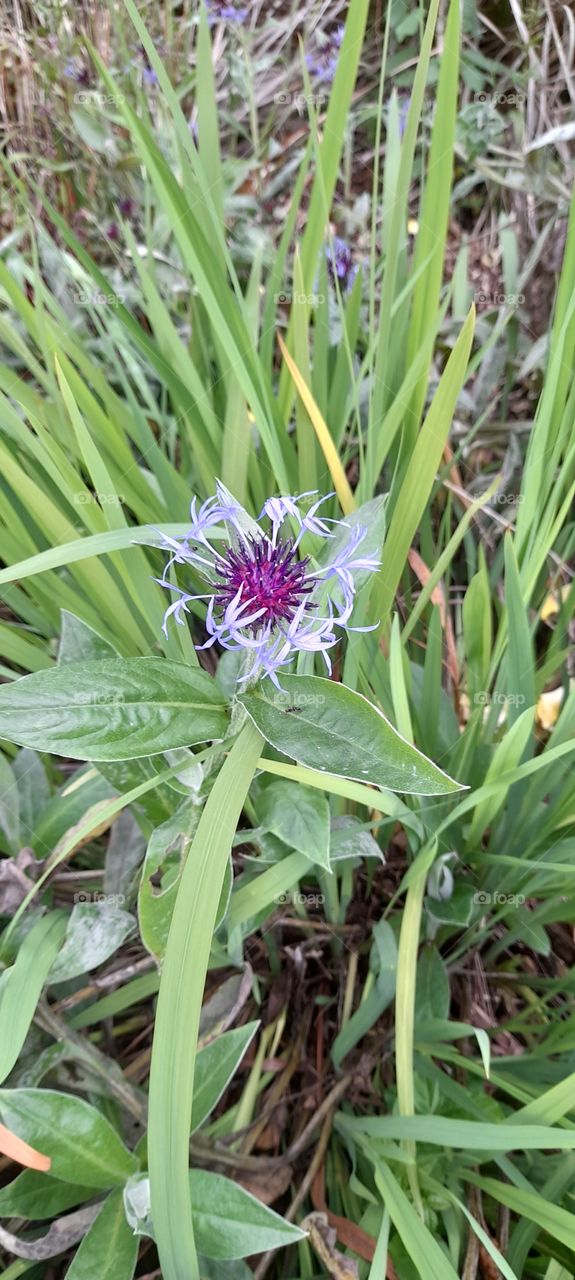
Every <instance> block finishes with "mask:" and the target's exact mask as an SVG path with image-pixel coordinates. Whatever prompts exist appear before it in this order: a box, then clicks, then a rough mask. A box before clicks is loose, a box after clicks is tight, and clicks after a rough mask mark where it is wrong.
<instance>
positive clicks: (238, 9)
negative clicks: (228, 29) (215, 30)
mask: <svg viewBox="0 0 575 1280" xmlns="http://www.w3.org/2000/svg"><path fill="white" fill-rule="evenodd" d="M207 10H208V21H209V23H210V26H213V25H214V23H216V22H245V20H246V18H247V16H248V14H249V8H248V6H247V5H242V4H238V3H237V0H232V3H230V2H229V0H207Z"/></svg>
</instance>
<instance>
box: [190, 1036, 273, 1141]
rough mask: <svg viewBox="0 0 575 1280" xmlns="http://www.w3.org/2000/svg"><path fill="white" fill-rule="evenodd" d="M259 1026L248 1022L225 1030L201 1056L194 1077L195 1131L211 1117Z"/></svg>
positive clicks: (193, 1109) (202, 1050)
mask: <svg viewBox="0 0 575 1280" xmlns="http://www.w3.org/2000/svg"><path fill="white" fill-rule="evenodd" d="M259 1025H260V1024H259V1022H247V1023H246V1025H245V1026H244V1027H235V1028H234V1030H233V1031H225V1032H224V1034H223V1035H220V1036H218V1037H217V1039H216V1040H212V1041H211V1043H210V1044H207V1045H206V1047H205V1049H201V1050H200V1052H199V1053H198V1056H197V1058H196V1070H195V1075H194V1101H193V1103H192V1132H193V1131H194V1130H195V1129H198V1128H199V1127H200V1125H201V1124H203V1122H204V1120H205V1119H206V1116H209V1114H210V1111H213V1109H214V1107H215V1105H216V1103H217V1102H218V1101H219V1099H220V1098H221V1095H222V1093H223V1092H224V1089H225V1087H226V1085H227V1084H228V1081H229V1080H231V1078H232V1076H233V1074H234V1072H235V1071H236V1070H237V1068H238V1066H239V1064H240V1062H241V1060H242V1058H243V1056H244V1054H245V1052H246V1050H247V1048H248V1045H249V1044H250V1043H251V1041H252V1040H253V1037H254V1035H255V1033H256V1031H257V1029H258V1027H259Z"/></svg>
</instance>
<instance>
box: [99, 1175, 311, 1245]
mask: <svg viewBox="0 0 575 1280" xmlns="http://www.w3.org/2000/svg"><path fill="white" fill-rule="evenodd" d="M188 1177H189V1188H190V1193H191V1198H192V1205H193V1217H194V1233H195V1237H196V1241H197V1245H198V1250H199V1252H200V1253H202V1254H204V1256H205V1257H206V1258H220V1259H232V1258H248V1257H249V1256H250V1255H251V1254H252V1253H265V1252H266V1251H267V1250H268V1249H280V1248H282V1247H285V1245H288V1244H296V1243H297V1241H298V1240H303V1239H304V1238H305V1232H303V1231H300V1229H299V1227H295V1226H294V1225H293V1224H292V1223H291V1222H286V1221H285V1219H284V1218H280V1216H279V1214H278V1213H274V1211H273V1209H268V1208H267V1206H266V1205H264V1204H262V1202H261V1200H256V1198H255V1196H252V1195H250V1193H249V1191H244V1188H243V1187H241V1186H240V1185H239V1184H238V1183H237V1182H232V1181H231V1180H230V1179H229V1178H224V1177H222V1175H221V1174H219V1173H209V1172H208V1171H207V1169H190V1171H189V1175H188ZM124 1203H125V1206H126V1217H127V1219H128V1222H129V1223H130V1226H131V1227H132V1229H133V1230H134V1231H135V1232H136V1233H137V1234H138V1235H150V1236H153V1237H154V1238H155V1235H156V1231H155V1228H154V1224H153V1222H152V1219H151V1216H150V1189H149V1180H148V1179H147V1178H146V1177H145V1176H144V1175H141V1176H140V1177H136V1178H132V1179H131V1180H130V1182H129V1183H128V1185H127V1187H126V1189H125V1192H124Z"/></svg>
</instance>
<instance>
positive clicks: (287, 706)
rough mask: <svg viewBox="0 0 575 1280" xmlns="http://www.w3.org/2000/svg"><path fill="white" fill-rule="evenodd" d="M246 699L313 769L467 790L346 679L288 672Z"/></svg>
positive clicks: (432, 791)
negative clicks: (279, 683) (277, 686)
mask: <svg viewBox="0 0 575 1280" xmlns="http://www.w3.org/2000/svg"><path fill="white" fill-rule="evenodd" d="M32 678H33V677H32V676H29V677H28V679H30V680H31V679H32ZM240 702H241V703H242V704H243V706H244V707H245V708H246V711H247V712H248V715H250V716H251V718H252V720H253V722H254V724H255V725H256V726H257V728H258V729H259V731H260V733H262V734H263V736H264V738H266V740H267V741H268V742H269V743H271V745H272V746H273V747H275V748H276V750H277V751H282V752H283V754H284V755H286V756H290V757H291V758H292V759H293V760H297V761H299V762H300V763H301V764H305V765H309V766H310V767H311V768H313V769H321V770H322V771H325V772H329V773H334V774H337V775H339V776H340V777H344V778H353V779H355V780H357V781H358V782H371V783H375V784H377V785H378V786H380V787H387V788H389V789H390V790H391V791H403V792H412V793H414V794H415V795H449V794H450V793H451V792H453V791H459V790H461V788H460V786H459V783H457V782H454V781H453V779H452V778H449V777H448V775H447V774H446V773H443V771H442V770H441V769H438V768H437V765H435V764H433V763H432V762H431V760H428V759H427V758H426V757H425V756H424V755H422V754H421V752H420V751H418V750H417V749H416V747H412V746H411V744H410V743H409V742H405V741H404V739H403V738H401V737H400V735H399V734H398V733H397V732H396V730H395V729H394V728H393V727H392V725H390V723H389V721H388V720H386V718H385V716H384V715H383V714H382V712H381V711H379V710H378V708H377V707H374V706H373V705H372V703H370V702H368V701H367V698H364V697H362V695H361V694H359V693H354V692H353V691H352V690H351V689H347V688H346V687H345V685H341V684H335V683H334V682H333V681H332V680H325V679H323V678H322V677H318V676H293V675H292V676H289V675H282V692H278V691H277V690H276V689H274V688H273V686H272V685H271V684H270V683H269V682H268V683H267V685H260V686H259V687H258V688H256V689H254V690H253V691H251V692H249V693H244V694H242V695H241V696H240Z"/></svg>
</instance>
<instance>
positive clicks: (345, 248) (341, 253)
mask: <svg viewBox="0 0 575 1280" xmlns="http://www.w3.org/2000/svg"><path fill="white" fill-rule="evenodd" d="M325 253H326V257H327V270H328V274H329V276H330V279H331V280H332V281H333V283H334V284H335V281H336V279H337V280H338V281H339V284H340V286H341V288H342V289H351V286H352V284H353V282H354V280H355V277H356V275H357V265H356V264H355V263H354V261H353V258H352V254H351V247H350V245H349V244H348V243H347V241H346V240H342V239H341V238H340V236H334V237H333V240H332V241H331V243H330V244H328V245H326V249H325Z"/></svg>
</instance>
